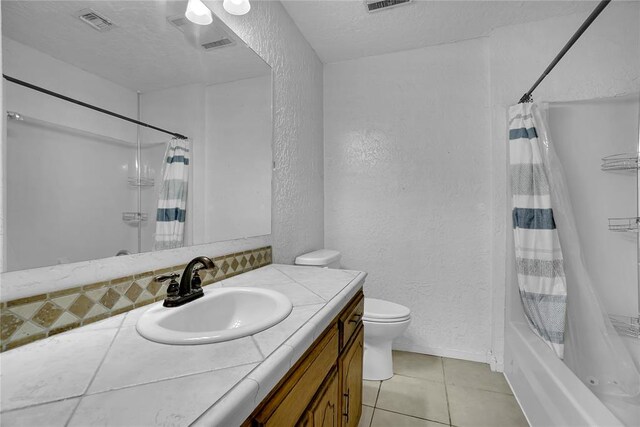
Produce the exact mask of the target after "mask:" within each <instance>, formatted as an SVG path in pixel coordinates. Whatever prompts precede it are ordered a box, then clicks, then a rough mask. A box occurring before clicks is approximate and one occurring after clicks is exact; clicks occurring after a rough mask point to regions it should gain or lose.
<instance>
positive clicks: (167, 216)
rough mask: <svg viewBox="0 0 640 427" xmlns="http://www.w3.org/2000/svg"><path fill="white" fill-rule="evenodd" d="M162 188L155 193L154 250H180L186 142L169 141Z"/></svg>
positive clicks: (184, 202)
mask: <svg viewBox="0 0 640 427" xmlns="http://www.w3.org/2000/svg"><path fill="white" fill-rule="evenodd" d="M164 159H165V164H164V168H163V174H162V175H163V177H162V187H161V188H160V193H159V194H158V210H157V213H156V234H155V243H154V247H153V249H154V250H162V249H172V248H180V247H182V246H183V244H184V222H185V219H186V213H187V211H186V208H187V189H188V184H189V140H187V139H177V138H174V139H172V140H171V141H170V142H169V144H168V145H167V150H166V152H165V156H164Z"/></svg>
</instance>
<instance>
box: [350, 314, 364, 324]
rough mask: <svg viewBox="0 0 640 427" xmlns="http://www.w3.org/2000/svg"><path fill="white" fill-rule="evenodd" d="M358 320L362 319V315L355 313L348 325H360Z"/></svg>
mask: <svg viewBox="0 0 640 427" xmlns="http://www.w3.org/2000/svg"><path fill="white" fill-rule="evenodd" d="M354 319H355V320H354ZM360 319H362V314H359V313H356V314H354V315H353V316H351V319H349V323H355V324H358V323H360Z"/></svg>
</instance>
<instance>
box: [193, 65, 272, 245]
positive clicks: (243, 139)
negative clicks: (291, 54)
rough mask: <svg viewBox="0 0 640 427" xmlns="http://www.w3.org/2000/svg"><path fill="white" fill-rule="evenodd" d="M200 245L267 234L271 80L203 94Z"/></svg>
mask: <svg viewBox="0 0 640 427" xmlns="http://www.w3.org/2000/svg"><path fill="white" fill-rule="evenodd" d="M205 110H206V129H207V130H206V135H207V140H208V144H207V150H206V154H205V156H206V157H205V164H206V165H207V167H206V172H205V180H206V182H208V183H209V187H208V189H207V190H208V191H206V194H205V201H204V204H205V215H206V218H207V221H206V223H205V233H204V241H205V242H217V241H220V240H229V239H232V238H238V237H247V236H260V235H263V234H271V170H272V162H271V159H272V155H271V133H272V132H271V127H272V123H271V116H272V114H271V75H270V74H269V75H266V76H263V77H256V78H252V79H244V80H238V81H235V82H230V83H223V84H217V85H212V86H208V87H207V89H206V108H205Z"/></svg>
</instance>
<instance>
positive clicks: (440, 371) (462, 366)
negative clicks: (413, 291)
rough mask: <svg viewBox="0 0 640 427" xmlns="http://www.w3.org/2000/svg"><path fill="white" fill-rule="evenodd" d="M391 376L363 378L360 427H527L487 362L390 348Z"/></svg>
mask: <svg viewBox="0 0 640 427" xmlns="http://www.w3.org/2000/svg"><path fill="white" fill-rule="evenodd" d="M393 362H394V372H395V375H394V376H393V378H391V379H389V380H387V381H365V382H364V390H363V396H362V400H363V402H362V403H363V407H362V417H361V418H360V427H442V425H447V426H448V425H451V426H456V427H467V426H474V427H475V426H491V427H518V426H528V424H527V421H526V419H525V417H524V415H523V414H522V411H521V410H520V406H518V403H517V402H516V399H515V398H514V397H513V394H512V393H511V389H510V388H509V385H508V384H507V382H506V380H505V379H504V376H503V375H502V374H500V373H496V372H491V370H490V369H489V365H486V364H484V363H476V362H467V361H463V360H457V359H448V358H444V357H436V356H427V355H424V354H417V353H407V352H402V351H394V352H393Z"/></svg>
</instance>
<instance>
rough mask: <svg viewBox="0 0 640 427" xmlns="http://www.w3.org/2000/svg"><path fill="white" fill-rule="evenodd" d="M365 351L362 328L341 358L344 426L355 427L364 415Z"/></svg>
mask: <svg viewBox="0 0 640 427" xmlns="http://www.w3.org/2000/svg"><path fill="white" fill-rule="evenodd" d="M363 351H364V328H363V327H362V326H360V329H359V331H358V333H357V334H356V337H355V339H354V341H353V342H352V343H351V345H349V346H348V347H347V348H346V350H345V351H344V352H343V354H342V355H341V356H340V361H339V364H340V368H339V371H340V376H341V384H342V387H341V391H342V399H341V401H342V408H341V411H340V413H341V414H342V417H343V419H342V424H341V425H342V426H344V427H355V426H357V425H358V422H359V421H360V415H361V413H362V355H363Z"/></svg>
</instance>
